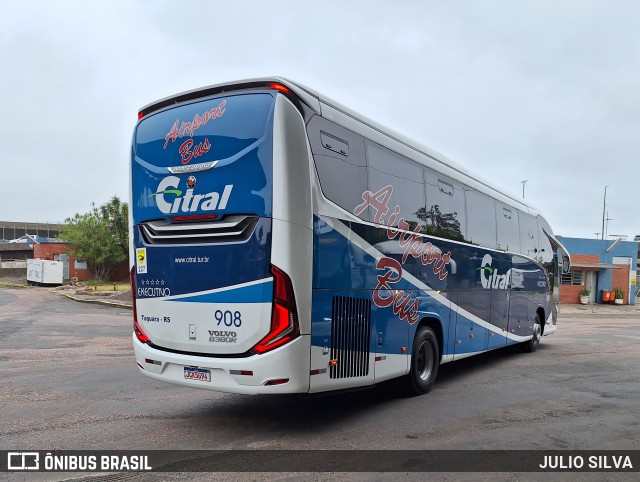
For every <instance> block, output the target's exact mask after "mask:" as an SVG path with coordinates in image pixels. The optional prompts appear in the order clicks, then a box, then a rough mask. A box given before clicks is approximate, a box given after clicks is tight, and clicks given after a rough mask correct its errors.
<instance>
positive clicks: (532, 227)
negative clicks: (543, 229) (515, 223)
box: [520, 212, 538, 259]
mask: <svg viewBox="0 0 640 482" xmlns="http://www.w3.org/2000/svg"><path fill="white" fill-rule="evenodd" d="M520 244H521V247H520V252H521V253H522V254H523V255H525V256H528V257H530V258H533V259H536V258H537V257H538V226H537V224H536V219H535V218H534V217H533V216H531V215H530V214H528V213H524V212H521V213H520Z"/></svg>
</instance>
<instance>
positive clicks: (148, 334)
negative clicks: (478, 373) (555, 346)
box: [130, 78, 568, 394]
mask: <svg viewBox="0 0 640 482" xmlns="http://www.w3.org/2000/svg"><path fill="white" fill-rule="evenodd" d="M138 118H139V122H138V124H137V126H136V128H135V133H134V137H133V146H132V160H131V210H130V212H131V218H132V219H131V220H130V224H131V226H132V227H131V232H130V238H131V253H130V254H131V260H132V262H131V264H132V266H131V279H132V288H133V293H134V334H133V345H134V349H135V356H136V360H137V364H138V366H139V369H140V371H141V372H142V373H144V374H145V375H148V376H150V377H153V378H155V379H157V380H160V381H164V382H169V383H176V384H180V385H185V386H189V387H194V388H204V389H210V390H218V391H222V392H233V393H246V394H267V393H273V394H275V393H306V392H321V391H327V390H338V389H344V388H352V387H361V386H367V385H372V384H376V383H378V382H381V381H384V380H389V379H392V378H398V377H402V378H403V380H404V381H403V384H404V386H405V387H406V388H407V389H408V390H409V391H410V392H412V393H416V394H420V393H425V392H427V391H429V390H430V389H431V388H432V386H433V384H434V382H435V379H436V376H437V373H438V367H439V365H440V364H441V363H447V362H451V361H454V360H458V359H461V358H465V357H468V356H471V355H475V354H478V353H482V352H486V351H488V350H492V349H495V348H499V347H504V346H507V345H511V344H516V343H518V344H521V345H522V347H523V348H524V349H525V350H528V351H534V350H535V349H536V347H537V345H538V343H539V342H540V338H541V336H542V335H548V334H551V333H553V332H554V331H555V330H556V313H557V310H556V298H557V290H556V288H557V284H558V279H559V276H558V273H559V266H558V265H559V263H558V252H562V254H563V255H566V256H567V259H568V254H567V253H566V252H565V250H564V248H563V247H562V245H561V244H560V243H559V242H558V241H557V240H556V239H555V238H554V237H553V234H552V231H551V229H550V227H549V225H548V224H547V222H546V221H545V220H544V218H542V216H540V214H539V213H538V212H537V211H535V210H534V209H532V208H531V207H530V206H528V205H526V204H524V203H523V202H522V201H520V200H518V199H515V198H513V197H511V196H509V195H507V194H505V193H503V192H501V191H499V190H498V189H496V188H495V187H493V186H491V185H490V184H489V183H487V182H486V181H483V180H480V179H478V178H477V177H476V176H473V175H472V174H469V173H468V172H465V171H464V170H463V169H461V168H460V167H457V166H456V165H454V164H453V163H452V162H450V161H449V160H447V159H445V158H444V157H443V156H441V155H439V154H437V153H435V152H433V151H431V150H429V149H427V148H425V147H423V146H420V145H418V144H416V143H414V142H412V141H409V140H407V139H405V138H403V137H402V136H400V135H398V134H396V133H393V132H390V131H389V130H387V129H384V128H382V127H381V126H379V125H377V124H375V123H374V122H372V121H370V120H368V119H366V118H364V117H362V116H360V115H358V114H356V113H354V112H352V111H351V110H349V109H347V108H345V107H343V106H341V105H340V104H338V103H336V102H334V101H332V100H330V99H327V98H326V97H324V96H322V95H321V94H319V93H317V92H314V91H313V90H311V89H309V88H307V87H304V86H302V85H299V84H296V83H294V82H291V81H289V80H285V79H281V78H265V79H255V80H248V81H240V82H234V83H228V84H222V85H215V86H211V87H206V88H202V89H198V90H193V91H190V92H185V93H182V94H179V95H175V96H172V97H168V98H166V99H163V100H160V101H158V102H154V103H152V104H149V105H148V106H146V107H144V108H142V109H141V110H140V112H139V115H138Z"/></svg>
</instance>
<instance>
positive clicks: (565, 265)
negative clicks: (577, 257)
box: [562, 256, 571, 273]
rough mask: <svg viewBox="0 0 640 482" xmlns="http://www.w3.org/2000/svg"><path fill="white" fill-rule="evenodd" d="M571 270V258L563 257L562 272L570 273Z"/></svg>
mask: <svg viewBox="0 0 640 482" xmlns="http://www.w3.org/2000/svg"><path fill="white" fill-rule="evenodd" d="M570 268H571V263H570V261H569V258H568V257H567V256H563V257H562V272H563V273H568V272H569V269H570Z"/></svg>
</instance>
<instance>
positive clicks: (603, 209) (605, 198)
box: [601, 186, 609, 239]
mask: <svg viewBox="0 0 640 482" xmlns="http://www.w3.org/2000/svg"><path fill="white" fill-rule="evenodd" d="M608 187H609V186H605V187H604V202H603V203H602V238H601V239H604V219H605V211H606V209H607V188H608Z"/></svg>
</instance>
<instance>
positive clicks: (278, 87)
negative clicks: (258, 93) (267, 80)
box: [269, 84, 291, 94]
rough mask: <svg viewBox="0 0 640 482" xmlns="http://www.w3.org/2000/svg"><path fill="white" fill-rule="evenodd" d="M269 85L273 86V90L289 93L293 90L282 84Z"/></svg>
mask: <svg viewBox="0 0 640 482" xmlns="http://www.w3.org/2000/svg"><path fill="white" fill-rule="evenodd" d="M269 87H271V88H272V89H273V90H278V91H280V92H282V93H284V94H288V93H289V92H291V91H290V90H289V88H288V87H285V86H284V85H282V84H269Z"/></svg>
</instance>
